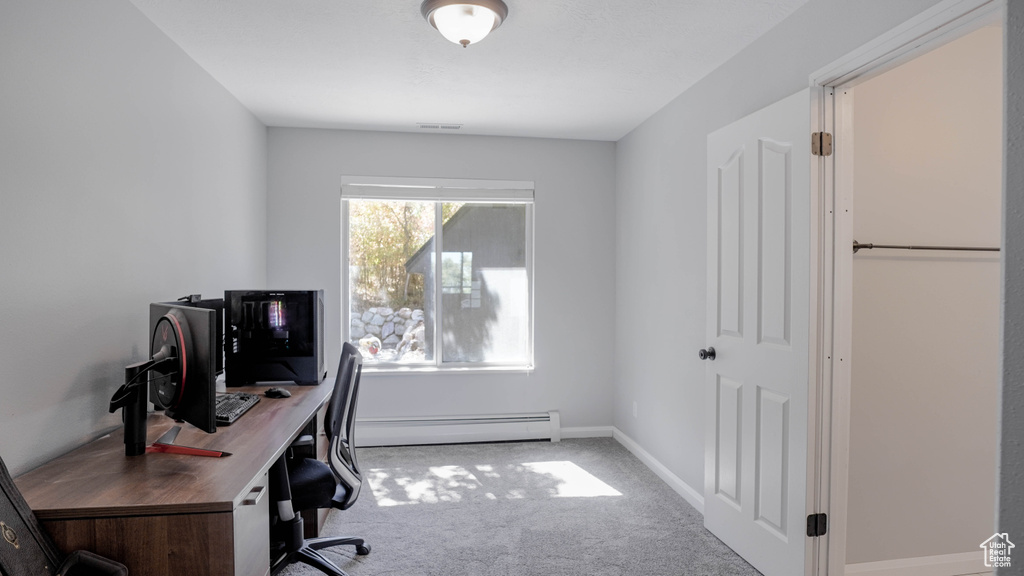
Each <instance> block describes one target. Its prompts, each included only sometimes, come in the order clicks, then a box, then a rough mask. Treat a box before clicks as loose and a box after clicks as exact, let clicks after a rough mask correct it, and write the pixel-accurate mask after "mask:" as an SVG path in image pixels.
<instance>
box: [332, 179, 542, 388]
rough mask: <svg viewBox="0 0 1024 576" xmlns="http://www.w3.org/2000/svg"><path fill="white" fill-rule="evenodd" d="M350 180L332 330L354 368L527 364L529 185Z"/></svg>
mask: <svg viewBox="0 0 1024 576" xmlns="http://www.w3.org/2000/svg"><path fill="white" fill-rule="evenodd" d="M351 180H352V181H353V182H352V183H346V184H344V185H343V186H342V224H343V225H342V255H343V258H344V259H345V263H344V264H345V265H344V266H343V267H342V270H343V278H342V286H343V292H344V305H343V309H344V312H343V318H342V326H343V329H342V332H343V338H344V339H345V340H346V341H348V342H351V343H353V344H354V345H355V346H357V347H358V348H359V350H360V352H361V354H362V356H363V360H364V365H366V366H368V367H377V368H378V369H405V370H408V369H417V368H418V369H426V370H435V369H453V368H454V369H465V368H488V369H491V368H510V369H529V368H532V364H533V328H532V316H533V281H532V276H533V270H532V267H533V254H532V249H533V247H532V241H533V190H532V183H520V182H514V183H509V182H489V181H485V182H481V181H472V182H464V181H443V185H442V184H439V183H438V182H437V181H427V180H415V181H410V180H408V179H401V180H399V181H394V180H392V181H387V180H382V179H379V178H352V179H351ZM481 184H482V185H483V186H481Z"/></svg>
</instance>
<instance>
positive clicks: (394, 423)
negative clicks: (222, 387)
mask: <svg viewBox="0 0 1024 576" xmlns="http://www.w3.org/2000/svg"><path fill="white" fill-rule="evenodd" d="M560 420H561V419H560V417H559V414H558V411H557V410H551V411H549V412H538V413H530V414H492V415H483V416H425V417H417V418H360V419H358V420H357V421H356V429H357V432H358V433H357V434H356V445H357V446H359V447H366V446H408V445H421V444H454V443H459V442H507V441H516V440H551V441H552V442H558V441H559V440H560V439H561V425H560Z"/></svg>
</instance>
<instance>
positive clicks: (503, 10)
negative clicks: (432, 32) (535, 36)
mask: <svg viewBox="0 0 1024 576" xmlns="http://www.w3.org/2000/svg"><path fill="white" fill-rule="evenodd" d="M420 12H422V13H423V17H424V18H426V19H427V22H430V25H431V26H433V27H434V28H437V31H438V32H440V33H441V35H442V36H444V37H445V38H447V39H449V40H451V41H452V42H454V43H456V44H462V46H463V47H466V46H469V45H470V44H476V43H477V42H479V41H481V40H483V39H484V37H485V36H487V35H488V34H490V32H491V30H494V29H495V28H497V27H498V26H501V23H502V21H503V20H505V17H506V16H508V6H506V5H505V3H504V2H502V0H424V2H423V4H421V5H420Z"/></svg>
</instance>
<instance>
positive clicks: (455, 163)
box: [267, 128, 619, 427]
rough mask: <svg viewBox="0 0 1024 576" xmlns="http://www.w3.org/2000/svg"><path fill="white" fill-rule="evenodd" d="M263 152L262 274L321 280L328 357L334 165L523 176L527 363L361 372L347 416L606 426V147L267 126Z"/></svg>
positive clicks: (335, 234) (380, 171)
mask: <svg viewBox="0 0 1024 576" xmlns="http://www.w3.org/2000/svg"><path fill="white" fill-rule="evenodd" d="M269 150H270V154H269V158H270V168H269V179H268V203H267V207H268V208H267V209H268V232H269V234H268V240H267V246H268V250H267V254H268V259H267V269H268V271H269V273H268V284H269V286H270V287H272V288H281V289H287V288H324V289H325V291H326V295H325V298H326V318H327V330H326V333H327V342H326V347H325V351H326V353H327V357H328V358H337V356H338V354H339V353H340V350H341V343H340V330H341V328H340V322H341V320H340V318H341V268H340V266H341V223H340V219H339V215H340V208H341V177H342V175H359V176H397V177H426V178H468V179H473V178H479V179H492V180H519V181H522V180H526V181H533V182H534V183H535V188H536V193H535V194H536V201H535V208H534V214H535V230H534V251H535V264H534V287H535V294H536V302H535V306H534V317H535V321H534V334H535V341H534V348H535V355H534V356H535V364H536V369H535V370H534V371H533V372H532V373H530V374H523V373H518V374H513V373H498V374H481V373H473V374H451V373H446V374H438V375H429V374H416V375H412V376H410V375H385V374H372V373H367V372H364V380H365V382H366V385H365V386H364V387H363V388H362V389H361V392H360V399H359V413H360V416H361V417H397V416H423V415H446V416H447V415H475V414H495V413H510V412H524V411H531V412H532V411H546V410H559V411H560V412H561V417H562V422H561V423H562V426H567V427H580V426H607V425H608V424H609V423H610V422H611V398H612V378H611V373H612V366H613V361H614V358H618V357H619V356H618V355H617V354H615V355H613V354H611V350H612V342H613V324H612V323H613V316H612V310H613V307H614V305H615V298H614V292H613V289H614V286H615V266H616V261H615V245H614V238H615V233H614V226H615V216H614V207H615V199H614V182H615V174H614V166H615V160H614V154H615V146H614V144H612V143H609V142H585V141H574V140H548V139H530V138H500V137H485V136H451V135H425V134H402V133H385V132H359V131H345V130H315V129H298V128H271V129H270V136H269ZM334 369H335V367H334V366H331V370H332V371H333V370H334Z"/></svg>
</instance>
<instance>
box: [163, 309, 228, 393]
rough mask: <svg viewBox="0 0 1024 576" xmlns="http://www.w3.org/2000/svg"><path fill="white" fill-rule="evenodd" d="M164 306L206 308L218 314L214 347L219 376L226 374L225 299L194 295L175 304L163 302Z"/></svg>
mask: <svg viewBox="0 0 1024 576" xmlns="http://www.w3.org/2000/svg"><path fill="white" fill-rule="evenodd" d="M163 304H176V305H178V306H188V307H191V308H206V309H207V310H213V311H214V312H216V313H217V330H216V331H215V332H214V340H215V342H214V345H215V346H216V349H217V359H216V363H215V364H216V367H217V375H218V376H219V375H220V374H222V373H224V299H223V298H207V299H206V300H204V299H203V297H202V295H201V294H192V295H189V296H185V297H182V298H179V299H178V300H177V301H175V302H163Z"/></svg>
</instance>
